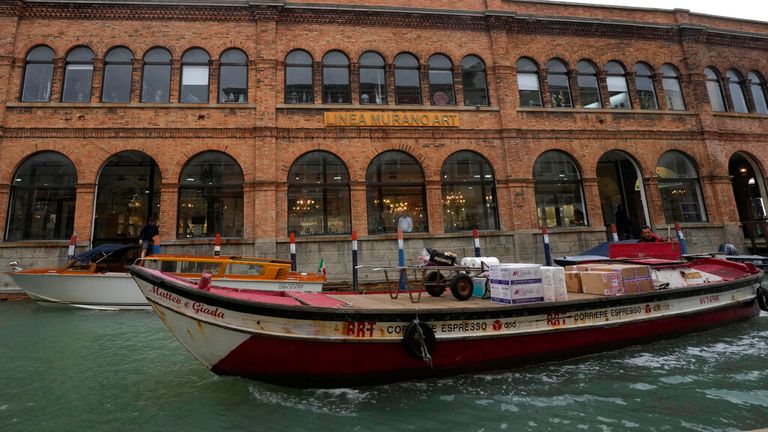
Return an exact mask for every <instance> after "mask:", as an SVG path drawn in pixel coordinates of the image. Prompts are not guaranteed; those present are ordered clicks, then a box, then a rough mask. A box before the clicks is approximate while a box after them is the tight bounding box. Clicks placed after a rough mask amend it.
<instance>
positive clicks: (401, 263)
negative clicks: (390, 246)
mask: <svg viewBox="0 0 768 432" xmlns="http://www.w3.org/2000/svg"><path fill="white" fill-rule="evenodd" d="M397 265H398V267H405V243H404V242H403V230H401V229H398V230H397ZM400 291H405V270H404V269H400Z"/></svg>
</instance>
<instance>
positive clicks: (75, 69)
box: [61, 47, 93, 102]
mask: <svg viewBox="0 0 768 432" xmlns="http://www.w3.org/2000/svg"><path fill="white" fill-rule="evenodd" d="M92 82H93V51H91V49H90V48H87V47H77V48H75V49H73V50H72V51H70V52H69V54H67V65H66V68H65V69H64V89H63V90H62V93H61V101H62V102H90V100H91V84H92Z"/></svg>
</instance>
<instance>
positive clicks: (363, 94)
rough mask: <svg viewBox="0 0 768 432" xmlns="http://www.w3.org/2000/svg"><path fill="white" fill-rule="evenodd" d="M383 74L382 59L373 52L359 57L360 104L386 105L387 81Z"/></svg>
mask: <svg viewBox="0 0 768 432" xmlns="http://www.w3.org/2000/svg"><path fill="white" fill-rule="evenodd" d="M385 76H386V75H385V74H384V57H382V56H380V55H379V54H378V53H375V52H370V51H369V52H366V53H363V55H361V56H360V103H361V104H363V105H365V104H386V103H387V81H386V78H385Z"/></svg>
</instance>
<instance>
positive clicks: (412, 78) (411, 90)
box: [395, 53, 421, 105]
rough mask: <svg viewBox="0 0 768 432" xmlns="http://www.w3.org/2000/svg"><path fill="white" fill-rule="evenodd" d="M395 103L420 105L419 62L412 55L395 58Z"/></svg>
mask: <svg viewBox="0 0 768 432" xmlns="http://www.w3.org/2000/svg"><path fill="white" fill-rule="evenodd" d="M395 103H396V104H398V105H402V104H414V105H415V104H421V81H420V80H419V61H418V60H416V57H414V56H413V55H412V54H407V53H402V54H398V55H397V56H396V57H395Z"/></svg>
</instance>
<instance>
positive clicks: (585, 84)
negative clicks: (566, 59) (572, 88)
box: [576, 60, 603, 108]
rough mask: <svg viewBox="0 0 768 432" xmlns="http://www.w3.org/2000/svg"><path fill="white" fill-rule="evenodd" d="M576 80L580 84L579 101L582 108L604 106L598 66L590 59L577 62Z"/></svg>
mask: <svg viewBox="0 0 768 432" xmlns="http://www.w3.org/2000/svg"><path fill="white" fill-rule="evenodd" d="M576 82H577V83H578V85H579V101H580V102H581V107H582V108H602V107H603V101H602V99H601V98H600V85H599V84H598V82H597V67H595V65H594V64H592V62H590V61H589V60H581V61H580V62H578V63H576Z"/></svg>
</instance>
